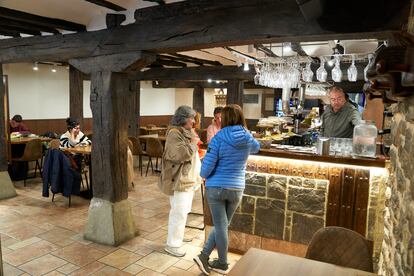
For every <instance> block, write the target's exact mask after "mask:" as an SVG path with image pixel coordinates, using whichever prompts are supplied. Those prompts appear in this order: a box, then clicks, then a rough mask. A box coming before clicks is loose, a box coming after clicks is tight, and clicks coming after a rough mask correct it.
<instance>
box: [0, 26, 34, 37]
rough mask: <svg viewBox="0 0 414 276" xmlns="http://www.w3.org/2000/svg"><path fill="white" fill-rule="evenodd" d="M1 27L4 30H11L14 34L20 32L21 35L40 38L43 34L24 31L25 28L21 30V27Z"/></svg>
mask: <svg viewBox="0 0 414 276" xmlns="http://www.w3.org/2000/svg"><path fill="white" fill-rule="evenodd" d="M0 25H1V24H0ZM1 26H2V27H3V28H4V29H6V30H10V31H12V32H18V33H21V34H28V35H39V36H40V35H41V33H40V32H39V31H34V30H28V29H24V28H20V27H12V26H5V25H1Z"/></svg>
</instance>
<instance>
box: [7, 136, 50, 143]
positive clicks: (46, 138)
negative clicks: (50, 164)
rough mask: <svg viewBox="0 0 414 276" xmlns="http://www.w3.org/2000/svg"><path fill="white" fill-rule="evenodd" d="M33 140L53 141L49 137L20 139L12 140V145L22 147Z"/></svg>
mask: <svg viewBox="0 0 414 276" xmlns="http://www.w3.org/2000/svg"><path fill="white" fill-rule="evenodd" d="M33 140H40V142H50V141H52V138H49V137H18V138H12V139H10V143H11V144H12V145H22V144H27V143H29V142H30V141H33Z"/></svg>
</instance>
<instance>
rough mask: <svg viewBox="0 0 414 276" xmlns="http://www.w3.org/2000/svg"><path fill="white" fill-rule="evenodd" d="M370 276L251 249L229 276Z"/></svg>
mask: <svg viewBox="0 0 414 276" xmlns="http://www.w3.org/2000/svg"><path fill="white" fill-rule="evenodd" d="M252 275H274V276H279V275H280V276H296V275H297V276H303V275H306V276H332V275H335V276H342V275H344V276H345V275H347V276H357V275H358V276H370V275H376V274H373V273H370V272H365V271H362V270H357V269H352V268H347V267H342V266H337V265H333V264H329V263H323V262H318V261H314V260H310V259H305V258H300V257H295V256H290V255H285V254H281V253H276V252H271V251H266V250H261V249H257V248H250V249H249V251H247V253H246V254H245V255H244V256H243V257H242V258H241V259H240V260H239V261H238V262H237V263H236V264H235V265H234V267H233V269H232V270H231V271H230V272H229V274H228V276H252Z"/></svg>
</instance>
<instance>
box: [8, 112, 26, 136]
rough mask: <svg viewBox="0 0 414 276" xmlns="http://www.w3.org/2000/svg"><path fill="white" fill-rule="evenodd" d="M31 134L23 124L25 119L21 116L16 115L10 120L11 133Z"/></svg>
mask: <svg viewBox="0 0 414 276" xmlns="http://www.w3.org/2000/svg"><path fill="white" fill-rule="evenodd" d="M14 132H18V133H22V134H25V133H30V129H29V128H28V127H27V126H26V124H25V123H23V118H22V116H21V115H19V114H16V115H14V116H13V118H12V119H11V120H10V133H14Z"/></svg>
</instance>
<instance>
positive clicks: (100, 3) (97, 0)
mask: <svg viewBox="0 0 414 276" xmlns="http://www.w3.org/2000/svg"><path fill="white" fill-rule="evenodd" d="M85 1H86V2H89V3H92V4H95V5H98V6H101V7H104V8H108V9H110V10H113V11H117V12H119V11H126V9H125V8H124V7H121V6H119V5H116V4H114V3H111V2H109V1H105V0H85Z"/></svg>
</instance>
